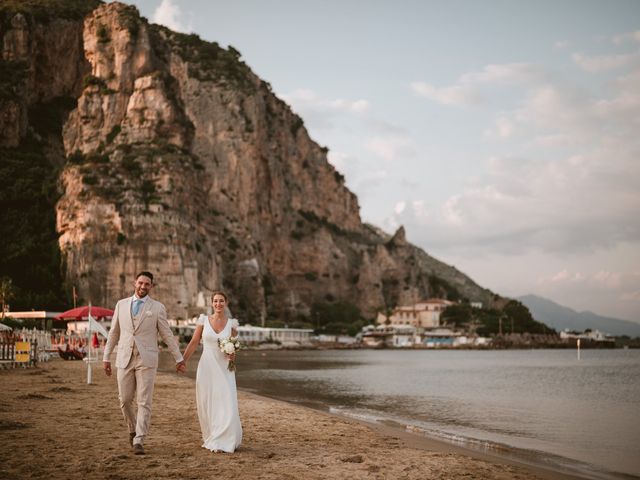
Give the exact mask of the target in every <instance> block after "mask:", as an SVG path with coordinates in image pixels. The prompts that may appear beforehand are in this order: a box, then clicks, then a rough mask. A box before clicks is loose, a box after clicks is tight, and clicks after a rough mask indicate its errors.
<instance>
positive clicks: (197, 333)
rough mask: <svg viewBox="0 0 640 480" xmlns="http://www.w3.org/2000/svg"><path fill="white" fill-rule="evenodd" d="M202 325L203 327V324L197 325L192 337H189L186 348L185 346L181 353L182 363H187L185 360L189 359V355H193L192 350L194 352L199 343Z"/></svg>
mask: <svg viewBox="0 0 640 480" xmlns="http://www.w3.org/2000/svg"><path fill="white" fill-rule="evenodd" d="M203 327H204V326H203V325H198V326H197V327H196V329H195V331H194V332H193V337H191V341H190V342H189V345H187V348H185V350H184V353H183V354H182V356H183V357H184V363H187V361H188V360H189V357H190V356H191V355H193V352H195V351H196V348H198V345H199V344H200V339H201V338H202V330H203Z"/></svg>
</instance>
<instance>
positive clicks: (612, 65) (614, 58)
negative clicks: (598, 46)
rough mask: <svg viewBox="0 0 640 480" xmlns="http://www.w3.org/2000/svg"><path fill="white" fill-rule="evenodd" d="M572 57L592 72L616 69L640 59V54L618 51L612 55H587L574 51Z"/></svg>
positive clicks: (579, 64)
mask: <svg viewBox="0 0 640 480" xmlns="http://www.w3.org/2000/svg"><path fill="white" fill-rule="evenodd" d="M571 58H572V59H573V61H574V62H575V63H576V65H578V66H579V67H580V68H582V69H583V70H585V71H587V72H590V73H598V72H604V71H608V70H616V69H619V68H623V67H626V66H629V65H632V64H635V63H637V62H638V60H640V54H639V53H638V52H635V53H617V54H610V55H596V56H591V57H590V56H586V55H583V54H581V53H574V54H573V55H572V56H571Z"/></svg>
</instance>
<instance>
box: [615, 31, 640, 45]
mask: <svg viewBox="0 0 640 480" xmlns="http://www.w3.org/2000/svg"><path fill="white" fill-rule="evenodd" d="M611 41H612V42H613V43H614V44H616V45H622V44H623V43H640V30H636V31H635V32H626V33H620V34H618V35H614V36H613V37H612V38H611Z"/></svg>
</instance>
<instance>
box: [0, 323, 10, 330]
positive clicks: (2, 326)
mask: <svg viewBox="0 0 640 480" xmlns="http://www.w3.org/2000/svg"><path fill="white" fill-rule="evenodd" d="M0 330H7V331H9V330H13V329H12V328H11V327H10V326H9V325H5V324H4V323H0Z"/></svg>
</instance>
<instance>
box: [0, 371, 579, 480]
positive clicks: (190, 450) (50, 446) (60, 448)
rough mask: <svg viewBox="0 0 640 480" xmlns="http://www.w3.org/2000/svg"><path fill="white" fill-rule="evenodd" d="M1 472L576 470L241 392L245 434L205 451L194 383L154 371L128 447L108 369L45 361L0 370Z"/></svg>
mask: <svg viewBox="0 0 640 480" xmlns="http://www.w3.org/2000/svg"><path fill="white" fill-rule="evenodd" d="M0 383H1V384H2V385H3V388H2V389H1V391H0V450H1V451H2V452H3V459H4V461H3V462H2V463H1V464H0V477H2V478H6V479H14V478H15V479H18V478H51V479H58V478H60V479H62V478H65V479H66V478H69V477H72V476H76V475H89V476H90V478H111V479H114V478H122V479H128V478H193V479H198V478H210V477H211V476H213V475H214V474H215V475H216V476H218V475H223V476H232V475H233V476H236V477H240V478H248V477H255V478H264V479H271V478H273V479H276V478H277V479H280V478H294V479H295V478H312V479H313V478H317V479H321V478H328V479H334V478H335V479H338V478H344V477H345V476H348V477H349V478H380V479H382V478H390V477H396V476H397V477H399V478H408V479H423V478H450V479H457V478H483V479H485V478H487V479H500V480H506V479H512V478H519V479H543V480H544V479H562V480H570V479H579V478H584V477H581V476H578V475H572V474H568V473H564V472H558V471H554V470H549V469H548V468H544V467H543V466H540V465H530V464H527V463H523V462H520V461H516V460H512V459H508V458H505V457H503V456H500V455H493V454H489V453H485V452H477V451H473V450H469V449H466V448H464V447H460V446H456V445H453V444H449V443H447V442H444V441H441V440H437V439H432V438H429V437H420V436H418V435H415V434H411V433H410V432H406V431H403V430H402V429H399V428H397V427H392V426H388V425H380V424H372V423H370V422H365V421H362V420H358V419H354V418H350V417H345V416H343V415H340V414H336V413H331V412H327V411H322V410H317V409H314V408H312V407H308V406H305V405H300V404H294V403H289V402H286V401H283V400H279V399H274V398H271V397H267V396H263V395H259V394H256V393H253V392H248V391H245V390H239V392H238V398H239V405H240V414H241V419H242V423H243V428H244V432H245V433H244V440H243V445H242V446H241V447H240V449H239V450H238V451H237V452H236V453H235V454H232V455H229V454H217V455H216V454H211V453H210V452H208V451H206V450H205V449H203V448H201V446H200V445H201V438H200V429H199V425H198V420H197V413H196V409H195V381H194V380H193V378H190V377H187V376H179V375H177V374H174V373H167V372H158V376H157V380H156V389H155V393H154V406H153V417H152V421H151V430H150V434H149V437H148V439H147V441H146V442H145V447H146V450H147V455H145V456H143V457H142V458H141V457H136V456H135V455H133V453H132V452H131V449H130V447H129V445H128V438H127V434H126V431H125V426H124V421H123V419H122V414H121V412H120V410H119V407H118V399H117V386H116V381H115V376H112V377H106V376H105V375H104V373H103V372H102V370H101V368H99V364H94V366H93V384H92V385H87V384H86V364H85V363H84V362H65V361H62V360H57V359H56V360H53V361H51V362H47V363H41V364H39V365H38V367H37V368H31V369H13V370H2V371H0Z"/></svg>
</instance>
